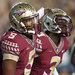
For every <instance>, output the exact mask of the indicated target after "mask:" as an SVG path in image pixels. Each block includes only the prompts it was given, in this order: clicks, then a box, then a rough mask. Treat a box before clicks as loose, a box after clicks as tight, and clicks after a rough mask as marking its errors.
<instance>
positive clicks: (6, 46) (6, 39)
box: [1, 33, 20, 56]
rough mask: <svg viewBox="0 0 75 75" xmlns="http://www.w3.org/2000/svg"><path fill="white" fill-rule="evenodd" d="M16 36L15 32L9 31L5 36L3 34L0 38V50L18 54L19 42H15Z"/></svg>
mask: <svg viewBox="0 0 75 75" xmlns="http://www.w3.org/2000/svg"><path fill="white" fill-rule="evenodd" d="M16 37H17V34H16V33H11V34H7V35H6V36H3V37H2V40H1V50H2V51H3V52H6V53H9V54H13V55H17V56H19V54H20V47H19V44H18V43H17V39H16Z"/></svg>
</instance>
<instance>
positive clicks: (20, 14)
mask: <svg viewBox="0 0 75 75" xmlns="http://www.w3.org/2000/svg"><path fill="white" fill-rule="evenodd" d="M36 16H37V13H36V10H35V8H34V7H33V6H32V5H30V4H28V3H26V2H19V3H17V4H15V5H14V6H13V7H12V8H11V10H10V13H9V20H10V22H11V26H12V27H13V28H14V29H15V30H17V31H19V32H21V33H26V32H27V31H28V30H27V28H26V26H25V24H24V23H23V22H22V19H23V18H26V19H30V18H34V17H36ZM24 20H25V19H24Z"/></svg>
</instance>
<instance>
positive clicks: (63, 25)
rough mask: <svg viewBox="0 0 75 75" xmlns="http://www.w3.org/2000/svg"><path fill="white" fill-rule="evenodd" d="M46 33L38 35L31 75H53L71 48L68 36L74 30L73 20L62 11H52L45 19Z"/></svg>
mask: <svg viewBox="0 0 75 75" xmlns="http://www.w3.org/2000/svg"><path fill="white" fill-rule="evenodd" d="M43 25H44V27H45V28H44V32H45V33H42V32H41V33H40V34H37V37H38V38H37V40H36V43H37V46H36V48H37V49H36V53H37V56H36V58H35V59H34V64H33V67H32V70H31V74H30V75H53V72H54V70H55V68H56V67H57V66H58V65H59V64H60V63H61V62H62V56H63V53H64V52H66V50H67V49H68V48H69V40H68V36H70V35H71V31H72V28H73V24H72V20H71V18H70V17H69V16H68V15H67V14H66V13H65V12H64V11H63V10H61V9H58V8H55V9H50V11H49V12H48V13H46V15H44V18H43Z"/></svg>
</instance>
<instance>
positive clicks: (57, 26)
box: [43, 9, 73, 37]
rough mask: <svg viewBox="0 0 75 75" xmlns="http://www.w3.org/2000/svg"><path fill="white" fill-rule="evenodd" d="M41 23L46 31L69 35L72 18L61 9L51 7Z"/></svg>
mask: <svg viewBox="0 0 75 75" xmlns="http://www.w3.org/2000/svg"><path fill="white" fill-rule="evenodd" d="M43 25H44V26H45V28H44V29H45V30H46V31H50V32H52V33H56V34H60V35H61V36H64V37H65V36H70V35H71V31H72V28H73V25H72V20H71V18H70V17H69V16H67V14H66V13H65V12H64V11H63V10H61V9H51V11H49V12H48V13H47V14H46V15H45V16H44V18H43Z"/></svg>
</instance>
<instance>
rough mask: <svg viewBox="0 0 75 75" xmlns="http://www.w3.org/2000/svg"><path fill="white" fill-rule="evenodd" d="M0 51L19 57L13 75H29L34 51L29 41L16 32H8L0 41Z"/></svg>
mask: <svg viewBox="0 0 75 75" xmlns="http://www.w3.org/2000/svg"><path fill="white" fill-rule="evenodd" d="M1 50H2V51H4V52H6V53H9V54H12V55H16V56H18V57H19V58H18V60H17V66H16V74H15V75H29V74H30V71H31V66H32V64H33V60H34V56H35V49H34V46H33V45H32V41H31V40H30V39H28V38H27V37H25V36H24V35H21V34H19V33H17V32H14V31H8V32H7V33H6V34H5V35H4V36H3V37H2V39H1ZM11 60H12V59H11Z"/></svg>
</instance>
